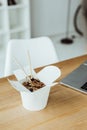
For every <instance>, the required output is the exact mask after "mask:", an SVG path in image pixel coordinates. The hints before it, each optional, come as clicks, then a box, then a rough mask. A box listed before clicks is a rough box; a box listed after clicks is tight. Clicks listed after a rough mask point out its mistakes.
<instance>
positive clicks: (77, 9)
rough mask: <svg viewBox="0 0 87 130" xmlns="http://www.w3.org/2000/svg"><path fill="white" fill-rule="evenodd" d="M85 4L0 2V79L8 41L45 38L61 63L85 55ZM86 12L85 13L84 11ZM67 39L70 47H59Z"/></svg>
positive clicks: (74, 0) (67, 0)
mask: <svg viewBox="0 0 87 130" xmlns="http://www.w3.org/2000/svg"><path fill="white" fill-rule="evenodd" d="M84 2H86V0H25V1H24V0H0V77H2V76H3V74H4V66H5V56H6V48H7V44H8V41H9V40H10V39H29V38H34V37H40V36H48V37H50V38H51V39H52V41H53V43H54V47H55V51H56V52H57V54H58V56H59V59H60V61H62V60H65V59H69V58H72V57H76V56H80V55H83V54H87V43H86V15H85V11H86V7H85V9H84V8H83V7H84V5H85V4H83V3H84ZM84 10H85V11H84ZM67 31H68V37H69V38H70V39H72V40H73V43H71V44H67V43H66V44H62V43H61V39H63V38H66V36H67Z"/></svg>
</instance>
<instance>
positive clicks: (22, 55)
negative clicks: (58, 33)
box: [4, 37, 58, 76]
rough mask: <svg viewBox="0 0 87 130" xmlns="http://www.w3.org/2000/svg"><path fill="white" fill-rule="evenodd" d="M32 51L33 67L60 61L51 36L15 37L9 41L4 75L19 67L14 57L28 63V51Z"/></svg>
mask: <svg viewBox="0 0 87 130" xmlns="http://www.w3.org/2000/svg"><path fill="white" fill-rule="evenodd" d="M28 50H29V52H30V57H31V64H32V67H33V68H37V67H41V66H45V65H48V64H52V63H55V62H58V56H57V54H56V51H55V48H54V46H53V43H52V41H51V39H50V38H48V37H39V38H31V39H27V40H26V39H13V40H10V41H9V42H8V46H7V52H6V63H5V73H4V76H8V75H10V74H12V73H13V71H14V70H16V69H18V66H17V65H16V63H15V61H14V59H13V57H14V56H15V57H16V58H17V60H18V61H19V62H20V63H21V64H22V65H23V66H26V65H28V59H27V51H28Z"/></svg>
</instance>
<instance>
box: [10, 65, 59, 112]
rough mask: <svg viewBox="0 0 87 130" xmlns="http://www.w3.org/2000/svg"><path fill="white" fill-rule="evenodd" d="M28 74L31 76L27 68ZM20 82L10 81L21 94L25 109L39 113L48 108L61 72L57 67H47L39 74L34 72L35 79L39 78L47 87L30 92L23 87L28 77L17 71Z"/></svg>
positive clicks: (16, 74)
mask: <svg viewBox="0 0 87 130" xmlns="http://www.w3.org/2000/svg"><path fill="white" fill-rule="evenodd" d="M26 72H28V75H29V68H28V67H27V68H26ZM14 74H15V76H16V78H17V79H18V81H13V80H9V82H10V83H11V85H12V86H13V87H14V88H15V89H17V90H18V91H19V92H20V95H21V100H22V104H23V107H24V108H26V109H28V110H31V111H39V110H42V109H44V108H45V107H46V106H47V102H48V97H49V93H50V89H51V87H52V86H54V85H55V84H56V83H53V82H54V81H55V80H56V79H58V78H59V77H60V75H61V71H60V69H59V68H58V67H56V66H47V67H45V68H43V69H42V70H41V71H40V72H39V73H37V74H36V73H35V72H34V70H33V75H34V78H38V79H39V80H40V81H42V82H43V83H44V84H45V86H44V87H42V88H40V89H38V90H36V91H34V92H30V91H29V90H28V89H27V88H25V87H24V86H23V85H22V83H21V82H22V81H24V80H25V77H26V75H25V74H24V73H23V71H22V70H16V71H15V72H14Z"/></svg>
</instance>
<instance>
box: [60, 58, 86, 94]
mask: <svg viewBox="0 0 87 130" xmlns="http://www.w3.org/2000/svg"><path fill="white" fill-rule="evenodd" d="M60 84H63V85H65V86H67V87H70V88H72V89H75V90H77V91H80V92H82V93H85V94H87V60H86V61H85V62H84V63H82V64H81V65H80V66H79V67H78V68H76V69H75V70H74V71H72V72H71V73H70V74H69V75H67V76H66V77H65V78H63V79H62V80H61V81H60Z"/></svg>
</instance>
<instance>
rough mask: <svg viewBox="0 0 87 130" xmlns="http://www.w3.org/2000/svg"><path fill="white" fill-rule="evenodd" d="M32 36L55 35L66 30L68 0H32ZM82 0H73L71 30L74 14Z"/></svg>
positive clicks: (71, 28)
mask: <svg viewBox="0 0 87 130" xmlns="http://www.w3.org/2000/svg"><path fill="white" fill-rule="evenodd" d="M30 2H31V36H32V37H35V36H42V35H54V34H59V33H64V32H65V31H66V20H67V9H68V7H67V6H68V0H31V1H30ZM80 2H81V0H71V18H70V31H73V30H74V28H73V15H74V12H75V10H76V8H77V6H78V5H79V3H80Z"/></svg>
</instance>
